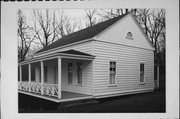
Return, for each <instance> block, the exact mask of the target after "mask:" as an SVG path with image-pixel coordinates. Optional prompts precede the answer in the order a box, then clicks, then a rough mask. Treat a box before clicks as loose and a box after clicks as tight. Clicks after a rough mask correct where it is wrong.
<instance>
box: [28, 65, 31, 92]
mask: <svg viewBox="0 0 180 119" xmlns="http://www.w3.org/2000/svg"><path fill="white" fill-rule="evenodd" d="M28 68H29V69H28V70H29V83H31V64H30V63H29V64H28ZM30 88H31V86H30V85H29V92H31V89H30Z"/></svg>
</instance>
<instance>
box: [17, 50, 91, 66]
mask: <svg viewBox="0 0 180 119" xmlns="http://www.w3.org/2000/svg"><path fill="white" fill-rule="evenodd" d="M58 57H61V58H67V59H68V58H69V59H83V60H92V59H94V58H95V56H93V55H90V54H87V53H84V52H80V51H76V50H66V51H62V52H55V53H53V54H49V55H46V56H40V57H34V58H31V59H27V60H25V61H21V62H19V63H18V65H24V64H28V63H35V62H39V61H42V60H50V59H55V58H58Z"/></svg>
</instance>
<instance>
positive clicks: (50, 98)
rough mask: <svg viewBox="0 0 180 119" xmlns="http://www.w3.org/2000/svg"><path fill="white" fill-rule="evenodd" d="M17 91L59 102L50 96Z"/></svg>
mask: <svg viewBox="0 0 180 119" xmlns="http://www.w3.org/2000/svg"><path fill="white" fill-rule="evenodd" d="M18 92H19V93H22V94H26V95H30V96H34V97H38V98H42V99H46V100H50V101H53V102H59V100H58V99H54V98H52V97H46V96H43V95H39V94H33V93H29V92H24V91H18Z"/></svg>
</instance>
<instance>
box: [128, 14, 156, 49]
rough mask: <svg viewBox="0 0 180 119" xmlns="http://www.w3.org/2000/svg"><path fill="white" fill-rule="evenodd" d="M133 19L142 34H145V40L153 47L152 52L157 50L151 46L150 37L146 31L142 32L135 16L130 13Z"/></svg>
mask: <svg viewBox="0 0 180 119" xmlns="http://www.w3.org/2000/svg"><path fill="white" fill-rule="evenodd" d="M130 16H131V18H132V19H133V21H134V22H135V24H136V26H137V27H138V28H139V30H140V31H141V33H142V34H143V36H144V37H145V39H146V40H147V41H148V43H149V44H150V46H151V47H152V50H155V48H154V46H153V45H152V44H151V42H150V40H149V38H148V36H147V35H146V34H145V33H144V31H143V30H142V28H141V27H140V25H139V24H138V22H137V20H136V19H135V17H134V16H133V14H132V13H130Z"/></svg>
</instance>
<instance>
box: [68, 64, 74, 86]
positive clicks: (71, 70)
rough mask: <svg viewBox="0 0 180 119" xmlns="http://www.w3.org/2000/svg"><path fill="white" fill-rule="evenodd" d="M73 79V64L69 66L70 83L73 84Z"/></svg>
mask: <svg viewBox="0 0 180 119" xmlns="http://www.w3.org/2000/svg"><path fill="white" fill-rule="evenodd" d="M72 78H73V66H72V63H69V64H68V83H69V84H72V82H73V81H72Z"/></svg>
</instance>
